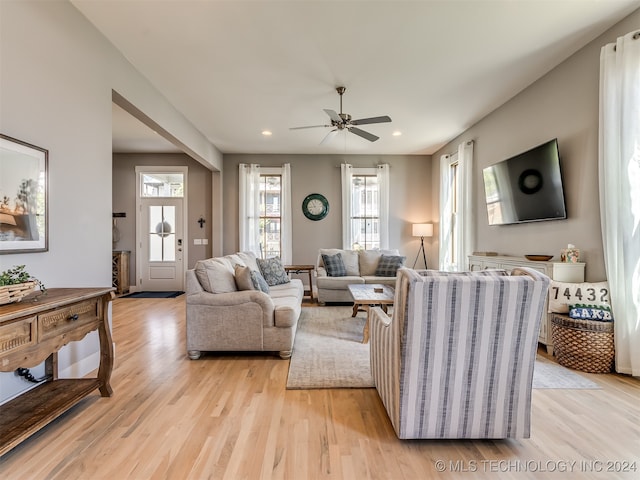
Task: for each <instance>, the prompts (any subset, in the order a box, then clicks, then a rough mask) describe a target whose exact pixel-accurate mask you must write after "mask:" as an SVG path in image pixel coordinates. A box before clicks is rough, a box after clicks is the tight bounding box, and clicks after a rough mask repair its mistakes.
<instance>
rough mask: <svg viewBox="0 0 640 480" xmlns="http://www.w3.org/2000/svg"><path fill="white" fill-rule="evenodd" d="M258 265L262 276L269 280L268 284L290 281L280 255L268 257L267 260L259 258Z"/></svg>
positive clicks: (280, 283)
mask: <svg viewBox="0 0 640 480" xmlns="http://www.w3.org/2000/svg"><path fill="white" fill-rule="evenodd" d="M258 266H259V267H260V272H261V273H262V276H263V277H264V279H265V280H266V281H267V285H269V286H271V287H272V286H274V285H282V284H283V283H289V282H290V280H289V275H287V272H286V271H285V269H284V266H283V265H282V262H281V261H280V257H273V258H267V259H266V260H262V259H261V258H259V259H258Z"/></svg>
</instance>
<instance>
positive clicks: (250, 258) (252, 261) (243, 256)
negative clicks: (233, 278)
mask: <svg viewBox="0 0 640 480" xmlns="http://www.w3.org/2000/svg"><path fill="white" fill-rule="evenodd" d="M236 255H237V256H238V258H239V259H240V260H242V261H243V262H244V264H245V265H246V266H247V267H249V268H250V269H251V270H260V267H258V262H257V261H256V256H255V254H254V253H253V252H238V253H237V254H236Z"/></svg>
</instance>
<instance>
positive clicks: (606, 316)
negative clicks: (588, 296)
mask: <svg viewBox="0 0 640 480" xmlns="http://www.w3.org/2000/svg"><path fill="white" fill-rule="evenodd" d="M569 317H571V318H575V319H579V320H598V321H601V322H613V315H611V309H610V308H609V307H598V306H596V305H569Z"/></svg>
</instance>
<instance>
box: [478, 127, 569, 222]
mask: <svg viewBox="0 0 640 480" xmlns="http://www.w3.org/2000/svg"><path fill="white" fill-rule="evenodd" d="M482 176H483V179H484V192H485V198H486V202H487V213H488V216H489V225H506V224H511V223H522V222H539V221H542V220H560V219H564V218H567V211H566V208H565V203H564V190H563V188H562V175H561V172H560V155H559V154H558V141H557V139H553V140H550V141H549V142H546V143H543V144H542V145H538V146H537V147H535V148H532V149H531V150H527V151H526V152H523V153H521V154H519V155H516V156H514V157H511V158H508V159H506V160H503V161H502V162H499V163H496V164H495V165H491V166H489V167H486V168H485V169H483V171H482Z"/></svg>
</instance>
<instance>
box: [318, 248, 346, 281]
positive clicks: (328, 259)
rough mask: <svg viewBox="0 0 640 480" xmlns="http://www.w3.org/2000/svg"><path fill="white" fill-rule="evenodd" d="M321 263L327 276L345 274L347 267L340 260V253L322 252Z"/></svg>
mask: <svg viewBox="0 0 640 480" xmlns="http://www.w3.org/2000/svg"><path fill="white" fill-rule="evenodd" d="M322 263H323V264H324V268H325V270H326V271H327V276H329V277H344V276H346V275H347V268H346V267H345V265H344V261H343V260H342V254H341V253H336V254H335V255H328V254H325V253H323V254H322Z"/></svg>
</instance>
